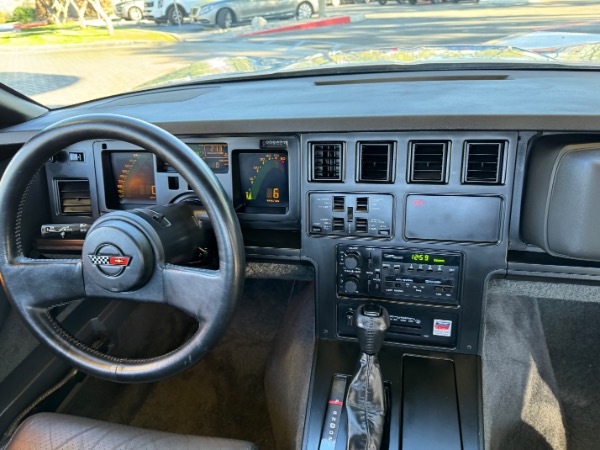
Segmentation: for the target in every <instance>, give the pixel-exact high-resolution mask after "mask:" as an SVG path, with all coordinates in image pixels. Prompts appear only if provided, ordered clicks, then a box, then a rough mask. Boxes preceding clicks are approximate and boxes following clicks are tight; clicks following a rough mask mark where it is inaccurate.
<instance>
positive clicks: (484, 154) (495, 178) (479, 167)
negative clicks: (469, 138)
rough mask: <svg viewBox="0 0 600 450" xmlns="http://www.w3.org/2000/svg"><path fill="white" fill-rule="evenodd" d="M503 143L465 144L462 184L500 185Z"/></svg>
mask: <svg viewBox="0 0 600 450" xmlns="http://www.w3.org/2000/svg"><path fill="white" fill-rule="evenodd" d="M504 147H505V143H504V142H467V143H466V144H465V163H464V165H463V182H464V183H473V184H500V183H502V169H503V166H504Z"/></svg>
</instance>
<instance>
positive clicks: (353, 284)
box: [344, 277, 358, 294]
mask: <svg viewBox="0 0 600 450" xmlns="http://www.w3.org/2000/svg"><path fill="white" fill-rule="evenodd" d="M344 289H345V290H346V292H347V293H348V294H354V293H355V292H357V291H358V278H356V277H348V279H347V280H346V283H345V284H344Z"/></svg>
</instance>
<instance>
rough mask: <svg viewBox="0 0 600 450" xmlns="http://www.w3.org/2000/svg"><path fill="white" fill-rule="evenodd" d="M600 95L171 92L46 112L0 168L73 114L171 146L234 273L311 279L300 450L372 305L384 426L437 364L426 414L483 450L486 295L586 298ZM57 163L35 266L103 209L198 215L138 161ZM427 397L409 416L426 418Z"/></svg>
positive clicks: (598, 276) (336, 86) (469, 86)
mask: <svg viewBox="0 0 600 450" xmlns="http://www.w3.org/2000/svg"><path fill="white" fill-rule="evenodd" d="M598 85H599V84H598V75H597V74H596V73H594V72H585V71H568V70H537V71H531V70H500V69H498V70H493V71H491V70H490V71H475V70H473V71H446V72H439V71H438V72H428V71H418V72H405V73H388V74H385V73H384V74H353V75H329V76H311V77H295V78H294V77H292V78H280V79H264V80H261V79H259V80H252V81H230V82H222V83H213V84H206V85H199V86H193V85H191V86H180V87H173V88H165V89H161V90H156V91H148V92H141V93H132V94H125V95H121V96H118V97H114V98H108V99H104V100H98V101H95V102H90V103H87V104H83V105H79V106H75V107H71V108H66V109H61V110H56V111H51V112H49V113H47V114H46V115H44V116H41V117H39V118H37V119H34V120H30V121H28V122H25V123H23V124H21V125H17V126H13V127H11V128H6V129H4V130H2V131H1V132H0V151H3V152H5V154H6V155H7V157H8V156H10V155H11V154H12V153H14V152H15V151H17V150H18V148H19V147H20V146H21V145H22V144H23V143H24V142H26V141H27V140H28V139H29V138H30V137H32V136H33V135H35V133H36V132H38V131H40V130H42V129H44V128H45V127H47V126H50V125H52V124H54V123H56V122H58V121H60V120H62V119H65V118H70V117H73V116H76V115H79V114H87V113H95V114H97V113H111V114H122V115H126V116H132V117H137V118H139V119H143V120H146V121H149V122H151V123H154V124H156V125H158V126H160V127H162V128H164V129H166V130H167V131H169V132H171V133H173V134H174V135H176V136H177V137H178V138H180V139H181V140H182V141H183V142H184V143H185V144H187V145H188V146H189V147H190V148H191V149H192V150H193V151H194V152H196V153H197V154H198V156H199V157H200V158H201V159H202V160H204V162H205V163H206V164H207V165H208V166H209V168H210V169H211V170H212V171H213V172H214V174H215V176H216V178H217V179H218V180H219V182H220V183H221V185H222V186H223V188H224V190H225V192H226V194H227V195H228V196H229V199H230V201H231V202H232V205H233V206H234V208H235V211H236V212H237V215H238V218H239V220H240V224H241V228H242V233H243V237H244V242H245V246H246V258H247V262H248V264H252V263H255V262H262V263H267V264H273V263H278V264H286V265H289V266H292V265H293V266H294V267H302V266H309V267H310V268H312V269H314V279H315V292H314V294H315V331H316V337H317V343H316V345H315V348H316V349H317V350H316V351H315V356H314V360H313V366H312V372H311V375H310V377H309V378H310V392H309V393H308V394H307V397H308V399H309V400H308V401H309V405H308V407H307V416H306V417H307V419H306V425H305V428H304V448H317V446H318V442H320V440H321V437H322V430H323V429H324V428H323V427H324V423H325V422H324V418H325V416H326V409H325V408H326V405H327V403H326V401H325V399H327V398H329V397H327V395H328V394H329V392H330V386H331V380H332V377H333V376H334V375H335V374H338V373H345V374H350V373H352V372H353V371H354V365H355V363H356V356H357V354H356V351H357V350H356V344H355V332H356V331H355V330H356V328H355V314H356V311H357V308H358V306H359V305H363V304H365V303H367V302H368V303H374V304H378V305H381V306H385V308H386V310H387V311H388V312H389V316H390V327H389V329H388V332H387V335H386V343H387V345H386V346H385V348H384V349H383V351H382V353H381V362H382V366H385V369H386V371H387V372H386V373H387V375H386V377H389V380H390V382H391V384H392V385H393V387H394V389H395V392H394V393H393V394H392V402H391V405H392V406H391V409H392V415H393V416H394V417H395V419H393V420H398V422H397V423H398V424H399V423H400V422H399V420H400V415H401V412H400V410H401V406H400V404H401V403H402V402H404V400H401V399H400V397H402V395H403V394H402V393H401V392H399V391H401V390H402V389H403V388H399V386H404V384H403V383H405V381H406V380H404V379H403V377H404V375H403V370H405V369H404V368H403V367H404V366H403V363H402V360H403V358H404V356H406V355H409V356H410V355H420V356H424V357H425V358H430V359H431V360H435V361H439V360H443V361H445V363H448V364H449V366H451V370H450V375H448V374H447V373H446V372H443V371H442V372H443V373H442V372H440V373H441V375H439V376H437V378H435V379H432V380H430V381H431V383H430V384H429V385H427V387H426V389H425V391H420V392H421V394H423V395H425V394H424V393H426V394H427V395H429V394H431V395H430V397H431V396H433V397H435V395H437V394H435V392H438V391H435V390H431V389H430V387H431V386H433V385H435V386H440V385H443V384H444V382H445V381H448V380H450V381H448V382H449V383H451V384H452V387H451V389H449V391H447V392H449V394H448V393H444V394H443V395H440V397H439V398H441V397H444V396H445V397H444V398H446V399H447V398H453V399H455V400H456V401H457V402H458V403H459V407H458V409H460V420H459V419H458V412H457V411H458V409H457V407H456V406H454V407H453V408H454V413H453V414H454V415H456V422H457V423H459V422H460V425H459V426H458V425H457V426H456V427H454V428H453V429H454V430H455V431H457V430H458V428H460V439H462V443H463V447H462V448H482V444H481V417H480V407H481V399H480V397H481V392H480V388H481V370H480V369H481V367H480V360H479V358H480V355H481V354H482V341H483V332H482V329H483V326H484V324H483V317H484V308H485V305H486V295H487V289H488V284H489V282H490V280H492V279H494V278H506V277H514V278H518V279H545V280H552V281H557V280H559V281H567V282H573V281H574V280H577V281H578V282H586V283H587V282H594V283H597V282H598V281H599V280H600V263H599V261H600V241H599V240H598V239H597V232H596V230H597V229H599V228H600V213H598V212H597V211H598V208H597V204H596V203H597V197H598V194H599V193H600V181H599V180H600V144H599V142H600V108H599V106H598V105H600V90H599V89H597V86H598ZM57 152H58V153H57V154H56V155H55V157H54V158H52V159H51V160H50V161H48V163H47V164H46V165H45V167H44V169H43V170H42V171H41V180H42V181H41V183H40V184H41V186H39V189H38V192H37V196H38V198H39V201H38V203H39V206H37V205H34V206H33V207H32V208H31V209H30V211H29V212H28V216H27V217H30V218H31V223H32V224H34V225H35V226H34V225H32V226H31V229H32V230H33V231H32V241H34V242H33V245H31V251H32V252H37V253H38V255H41V256H43V257H51V258H57V257H58V258H64V257H73V256H75V257H79V255H80V254H81V246H82V243H83V238H84V237H85V233H86V231H87V229H88V228H89V226H90V224H91V223H93V221H94V220H95V219H97V218H98V217H100V216H101V215H103V214H106V213H108V212H110V211H114V210H123V209H134V208H145V207H152V206H153V205H165V204H170V203H177V202H197V200H196V199H195V195H194V193H193V192H191V190H190V188H189V186H188V184H187V182H186V180H185V179H183V178H182V177H181V176H180V175H179V174H178V173H177V172H176V171H175V170H174V169H173V168H172V167H171V166H169V165H168V164H166V163H165V162H164V161H161V160H160V159H159V158H157V157H155V156H154V155H152V154H150V153H147V152H146V151H145V149H143V148H138V147H135V146H133V145H131V144H128V143H124V142H118V141H111V140H102V139H96V140H90V141H84V142H80V143H78V144H75V145H73V146H71V147H69V148H65V149H57ZM42 205H43V206H42ZM46 205H48V210H47V211H46V210H45V206H46ZM38 222H39V224H43V226H42V227H41V230H40V227H39V226H38ZM26 225H27V224H26ZM26 244H27V243H26ZM273 272H275V271H273ZM454 377H455V378H454ZM452 380H454V381H452ZM426 384H427V383H426ZM432 393H433V394H432ZM399 394H402V395H399ZM421 394H420V395H421ZM434 394H435V395H434ZM446 394H447V395H446ZM439 398H437V397H436V398H431V401H430V403H427V402H425V403H424V404H427V405H432V406H431V408H437V407H438V402H439ZM419 401H420V400H419ZM403 405H404V403H403ZM405 406H406V405H404V406H402V408H404V407H405ZM428 408H429V407H428ZM431 408H429V409H427V410H426V412H425V414H424V417H427V419H429V417H430V414H429V413H430V410H431ZM302 417H304V416H302ZM427 423H429V422H427ZM302 426H304V423H303V424H302ZM414 429H415V430H418V433H417V436H418V438H419V439H421V438H422V436H423V434H424V433H423V432H422V429H421V428H419V427H414ZM400 434H401V433H399V432H398V430H396V431H395V432H391V433H390V436H391V437H390V439H392V438H393V439H399V436H400ZM399 446H400V444H399V442H395V441H394V442H393V441H392V440H390V448H392V447H393V448H398V447H399Z"/></svg>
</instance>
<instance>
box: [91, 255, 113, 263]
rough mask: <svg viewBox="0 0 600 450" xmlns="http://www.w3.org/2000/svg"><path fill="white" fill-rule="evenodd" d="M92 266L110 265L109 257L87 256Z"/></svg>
mask: <svg viewBox="0 0 600 450" xmlns="http://www.w3.org/2000/svg"><path fill="white" fill-rule="evenodd" d="M88 256H89V258H90V260H91V261H92V264H94V265H95V266H102V265H108V264H109V263H110V256H103V255H88Z"/></svg>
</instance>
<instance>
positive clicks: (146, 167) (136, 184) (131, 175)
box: [109, 152, 156, 205]
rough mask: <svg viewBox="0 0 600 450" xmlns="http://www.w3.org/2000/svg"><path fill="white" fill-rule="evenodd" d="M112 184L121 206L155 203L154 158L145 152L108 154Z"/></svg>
mask: <svg viewBox="0 0 600 450" xmlns="http://www.w3.org/2000/svg"><path fill="white" fill-rule="evenodd" d="M109 156H110V166H111V168H112V175H113V180H114V181H113V182H114V187H115V191H116V194H117V198H118V203H119V204H121V205H126V204H137V205H151V204H154V203H156V184H155V179H154V158H153V156H152V154H151V153H146V152H110V153H109Z"/></svg>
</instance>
